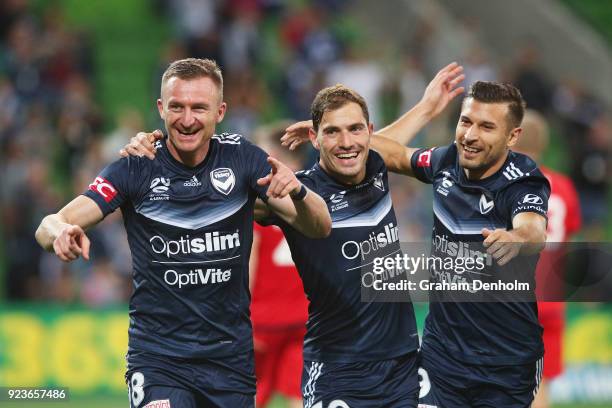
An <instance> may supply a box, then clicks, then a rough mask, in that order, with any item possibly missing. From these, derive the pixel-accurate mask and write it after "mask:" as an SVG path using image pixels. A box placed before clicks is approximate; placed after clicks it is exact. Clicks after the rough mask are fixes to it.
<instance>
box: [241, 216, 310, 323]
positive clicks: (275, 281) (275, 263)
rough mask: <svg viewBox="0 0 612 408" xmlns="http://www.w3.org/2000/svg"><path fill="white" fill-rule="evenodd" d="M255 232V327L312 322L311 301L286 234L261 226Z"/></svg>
mask: <svg viewBox="0 0 612 408" xmlns="http://www.w3.org/2000/svg"><path fill="white" fill-rule="evenodd" d="M253 230H254V234H256V235H257V236H258V237H259V250H258V259H257V264H256V266H255V283H254V285H253V293H252V301H251V320H252V321H253V327H254V328H255V329H257V328H264V329H265V328H278V327H285V326H300V325H301V326H303V325H304V324H305V323H306V320H307V319H308V300H307V299H306V295H305V294H304V287H303V285H302V280H301V279H300V276H299V275H298V272H297V269H296V268H295V264H294V263H293V260H292V259H291V252H290V251H289V245H288V244H287V241H286V240H285V236H284V235H283V232H282V231H281V229H280V228H278V227H277V226H269V227H262V226H261V225H259V224H254V228H253Z"/></svg>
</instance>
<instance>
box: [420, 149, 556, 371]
mask: <svg viewBox="0 0 612 408" xmlns="http://www.w3.org/2000/svg"><path fill="white" fill-rule="evenodd" d="M411 164H412V169H413V171H414V174H415V176H416V177H417V178H418V179H419V180H421V181H423V182H425V183H428V184H432V185H433V190H434V193H433V213H434V227H433V233H432V254H435V255H436V256H439V257H443V258H444V257H449V256H450V257H463V258H472V259H475V258H476V257H479V256H481V255H484V257H483V258H485V259H486V255H485V254H486V248H484V246H483V245H482V242H483V241H484V237H483V236H482V234H481V231H482V229H483V228H488V229H490V230H493V229H495V228H503V229H507V230H510V229H512V219H513V217H514V216H515V215H517V214H518V213H520V212H534V213H537V214H540V215H542V216H544V217H545V216H546V211H547V207H548V205H547V204H548V197H549V195H550V186H549V184H548V181H547V180H546V178H545V177H544V176H543V174H542V173H541V172H540V170H539V169H538V168H537V166H536V164H535V162H533V161H532V160H531V159H530V158H528V157H527V156H525V155H522V154H517V153H514V152H510V153H509V155H508V157H507V159H506V162H505V163H504V164H503V166H502V167H501V169H500V170H499V171H498V172H497V173H495V174H494V175H492V176H490V177H487V178H486V179H483V180H479V181H470V180H468V179H467V177H466V175H465V172H464V170H463V169H462V168H461V167H460V166H459V161H458V153H457V148H456V146H455V145H454V144H452V145H449V146H445V147H439V148H434V149H421V150H418V151H416V152H415V153H414V154H413V156H412V160H411ZM537 260H538V256H537V255H535V256H531V257H527V258H526V259H525V258H524V257H521V261H520V262H519V261H518V259H517V258H515V259H513V260H512V261H510V262H509V263H508V264H507V265H505V266H504V267H500V266H498V265H497V263H495V262H494V261H492V259H491V258H489V259H488V262H487V263H486V267H485V268H484V269H483V270H482V271H480V272H477V271H474V272H470V271H467V272H466V271H453V270H451V271H443V272H440V271H436V270H434V269H432V270H431V271H430V272H431V280H432V281H433V282H440V281H446V282H467V283H470V281H471V282H473V280H475V279H479V280H481V279H483V277H485V278H486V277H489V278H491V279H493V278H495V277H496V276H497V275H501V274H503V275H504V276H512V274H513V273H516V274H517V276H519V275H520V276H522V277H524V276H528V279H529V281H528V283H529V284H530V286H529V287H530V290H531V292H533V291H534V290H535V280H534V274H535V266H536V264H537ZM519 269H520V270H519ZM430 299H431V300H432V302H431V304H430V312H429V315H428V317H427V320H426V324H425V330H424V334H423V350H424V351H427V350H428V349H431V350H432V351H434V352H436V354H439V355H444V354H445V353H452V355H453V357H454V358H456V359H457V360H460V361H463V362H466V363H470V364H485V365H510V364H526V363H529V362H533V361H536V360H537V359H539V358H540V357H541V356H542V355H543V351H544V349H543V344H542V328H541V327H540V325H539V323H538V316H537V307H536V303H535V302H527V301H520V302H518V301H517V302H501V301H500V302H491V301H489V302H482V303H476V302H457V303H455V302H448V301H446V302H436V293H432V295H431V298H430ZM533 299H535V297H534V298H533ZM493 300H495V298H493ZM505 300H508V299H507V298H505ZM522 300H524V298H523V299H522Z"/></svg>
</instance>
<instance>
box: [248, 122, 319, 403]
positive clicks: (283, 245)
mask: <svg viewBox="0 0 612 408" xmlns="http://www.w3.org/2000/svg"><path fill="white" fill-rule="evenodd" d="M289 124H290V122H287V123H278V124H275V125H272V126H269V127H262V128H261V129H259V130H258V131H257V132H256V134H255V142H256V143H257V145H259V146H260V147H262V148H264V149H266V151H268V152H269V153H270V154H271V155H272V156H273V157H278V158H283V159H284V160H286V161H284V163H286V164H287V166H289V167H290V168H292V169H293V170H299V169H301V168H302V167H303V164H304V163H303V155H300V154H299V153H296V152H290V151H288V150H287V149H284V148H282V147H281V146H280V137H281V136H282V135H283V134H284V133H285V128H286V127H287V126H288V125H289ZM302 150H304V149H302ZM250 270H251V279H250V286H251V295H252V301H251V321H252V322H253V339H254V343H255V376H256V378H257V407H258V408H261V407H263V406H265V405H266V404H267V402H268V401H269V399H270V397H271V396H272V394H273V393H274V392H278V393H279V394H281V395H283V396H284V397H286V398H288V399H289V400H290V404H291V407H292V408H293V407H301V406H302V399H301V397H302V391H301V389H300V382H301V377H302V364H303V362H302V361H303V360H302V343H303V341H304V334H305V332H306V326H305V324H306V320H307V318H308V301H307V300H306V295H305V294H304V287H303V285H302V280H301V279H300V277H299V275H298V272H297V270H296V268H295V265H294V263H293V260H292V259H291V252H290V251H289V245H288V244H287V241H286V240H285V236H284V235H283V232H282V230H281V229H280V228H278V227H277V226H274V225H273V226H269V227H262V226H260V225H258V224H255V226H254V228H253V247H252V250H251V260H250Z"/></svg>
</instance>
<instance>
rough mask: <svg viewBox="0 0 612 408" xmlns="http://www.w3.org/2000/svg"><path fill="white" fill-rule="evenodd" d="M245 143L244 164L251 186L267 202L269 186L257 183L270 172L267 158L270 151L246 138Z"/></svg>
mask: <svg viewBox="0 0 612 408" xmlns="http://www.w3.org/2000/svg"><path fill="white" fill-rule="evenodd" d="M243 143H244V151H243V155H242V160H243V163H242V165H243V166H245V167H246V169H247V172H248V179H249V187H250V188H251V190H253V191H254V192H255V193H256V194H257V196H258V197H259V198H261V199H262V200H263V201H264V202H267V201H268V196H266V191H268V186H259V185H257V180H258V179H260V178H262V177H265V176H266V175H268V174H269V173H270V170H271V167H270V164H269V163H268V160H267V159H268V153H266V152H265V151H263V149H261V148H260V147H258V146H255V145H254V144H252V143H250V142H248V141H246V140H245V141H244V142H243Z"/></svg>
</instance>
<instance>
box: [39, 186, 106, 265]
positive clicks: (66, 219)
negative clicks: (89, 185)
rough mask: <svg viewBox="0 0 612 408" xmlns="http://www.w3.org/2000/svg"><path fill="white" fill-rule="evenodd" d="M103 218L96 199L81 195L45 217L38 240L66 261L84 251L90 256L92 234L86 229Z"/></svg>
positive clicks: (87, 257) (41, 244)
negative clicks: (87, 232) (87, 233)
mask: <svg viewBox="0 0 612 408" xmlns="http://www.w3.org/2000/svg"><path fill="white" fill-rule="evenodd" d="M103 218H104V216H103V214H102V211H101V210H100V207H98V205H97V204H96V203H95V201H94V200H92V199H91V198H89V197H86V196H78V197H76V198H75V199H74V200H72V201H71V202H69V203H68V204H67V205H66V206H65V207H64V208H62V209H61V210H60V211H59V212H58V213H56V214H51V215H48V216H46V217H45V218H43V220H42V222H41V223H40V225H39V226H38V229H37V230H36V241H38V243H39V244H40V246H42V247H43V248H44V249H45V250H46V251H49V252H51V251H53V252H55V254H56V255H57V256H58V257H59V258H60V259H61V260H62V261H66V262H69V261H73V260H75V259H77V258H78V257H79V256H81V255H82V256H83V258H84V259H87V260H89V238H87V235H85V231H84V230H85V229H87V228H89V227H91V226H93V225H95V224H97V223H98V222H100V221H102V219H103Z"/></svg>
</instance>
